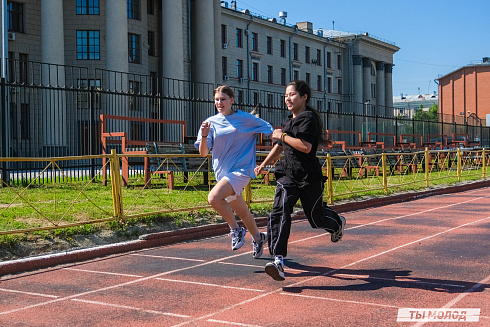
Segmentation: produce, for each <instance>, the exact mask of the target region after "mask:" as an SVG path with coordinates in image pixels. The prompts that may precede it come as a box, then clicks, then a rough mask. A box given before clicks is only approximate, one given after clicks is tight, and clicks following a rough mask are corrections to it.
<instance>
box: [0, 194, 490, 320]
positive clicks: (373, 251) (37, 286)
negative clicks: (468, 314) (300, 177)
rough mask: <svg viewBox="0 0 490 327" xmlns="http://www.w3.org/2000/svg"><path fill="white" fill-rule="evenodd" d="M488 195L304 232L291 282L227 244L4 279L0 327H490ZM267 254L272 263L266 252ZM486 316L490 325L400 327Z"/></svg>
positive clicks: (406, 207) (443, 199)
mask: <svg viewBox="0 0 490 327" xmlns="http://www.w3.org/2000/svg"><path fill="white" fill-rule="evenodd" d="M488 194H489V189H488V188H480V189H475V190H469V191H464V192H460V193H453V194H447V195H439V196H432V197H427V198H421V199H418V200H414V201H411V202H402V203H396V204H390V205H386V206H382V207H377V208H368V209H363V210H358V211H353V212H348V213H345V214H344V216H345V217H346V219H347V226H346V231H345V235H344V239H343V240H342V241H341V242H339V243H331V242H330V236H329V234H326V233H322V232H321V231H319V230H314V229H312V228H310V226H309V224H308V223H307V222H306V221H304V220H300V221H296V222H294V223H293V228H292V234H291V238H290V247H289V254H288V258H287V259H286V261H285V265H286V267H285V271H286V280H285V281H284V282H277V281H274V280H272V279H271V278H270V277H269V276H267V275H266V274H265V273H264V265H265V264H266V263H267V262H268V260H270V259H269V258H268V255H266V253H265V254H264V255H263V258H260V259H253V258H252V256H251V244H250V243H251V238H250V235H247V240H246V241H247V243H246V244H245V245H244V247H243V248H242V249H240V250H238V251H236V252H232V251H231V250H230V240H229V238H228V237H227V236H224V235H223V236H219V237H214V238H206V239H199V240H195V241H191V242H185V243H179V244H173V245H166V246H160V247H154V248H150V249H142V250H138V251H132V252H127V253H123V254H118V255H112V256H107V257H104V258H99V259H93V260H89V261H84V262H78V263H74V264H65V265H61V266H57V267H53V268H48V269H43V270H38V271H34V272H29V273H23V274H17V275H7V276H3V277H2V278H1V279H0V326H118V327H120V326H233V325H234V326H367V327H369V326H422V325H424V326H490V233H489V231H490V210H489V208H490V196H489V195H488ZM266 252H267V251H266ZM399 308H421V309H424V308H464V309H468V308H478V309H480V316H479V322H474V323H471V322H464V321H460V322H443V323H441V322H428V323H417V322H415V321H412V322H397V314H398V309H399Z"/></svg>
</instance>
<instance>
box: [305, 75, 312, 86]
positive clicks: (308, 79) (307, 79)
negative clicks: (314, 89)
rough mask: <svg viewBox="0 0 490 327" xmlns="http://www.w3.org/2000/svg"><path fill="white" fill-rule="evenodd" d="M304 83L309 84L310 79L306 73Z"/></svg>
mask: <svg viewBox="0 0 490 327" xmlns="http://www.w3.org/2000/svg"><path fill="white" fill-rule="evenodd" d="M305 82H306V84H308V85H310V84H311V77H310V73H306V76H305Z"/></svg>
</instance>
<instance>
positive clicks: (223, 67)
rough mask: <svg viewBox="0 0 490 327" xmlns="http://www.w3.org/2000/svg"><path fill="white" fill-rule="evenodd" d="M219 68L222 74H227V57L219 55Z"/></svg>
mask: <svg viewBox="0 0 490 327" xmlns="http://www.w3.org/2000/svg"><path fill="white" fill-rule="evenodd" d="M221 70H222V71H223V76H227V75H228V58H226V57H221Z"/></svg>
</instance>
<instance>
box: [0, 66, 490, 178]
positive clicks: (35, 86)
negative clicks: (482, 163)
mask: <svg viewBox="0 0 490 327" xmlns="http://www.w3.org/2000/svg"><path fill="white" fill-rule="evenodd" d="M7 71H8V78H7V79H3V80H1V81H0V94H1V98H2V99H3V101H2V104H1V114H0V128H1V132H0V139H1V142H0V157H4V158H15V157H42V158H49V157H59V156H85V155H97V154H101V153H102V146H101V126H100V115H102V114H106V115H118V116H125V117H134V118H149V119H160V120H183V121H185V122H186V123H187V129H186V134H187V135H181V134H182V133H181V132H180V131H179V130H177V129H176V128H177V127H175V129H174V127H172V126H169V125H161V124H155V123H151V122H140V121H112V122H110V125H109V126H108V128H109V129H110V130H111V131H112V132H126V133H127V134H128V138H130V139H131V140H139V141H147V142H150V141H156V142H182V140H183V142H189V141H190V140H192V139H193V138H194V137H195V135H196V134H197V131H198V128H199V126H200V124H201V122H202V121H203V120H204V119H205V118H207V117H209V116H211V115H213V114H214V113H215V108H214V104H213V100H212V90H213V89H214V88H215V87H216V85H213V84H203V83H194V82H189V81H182V80H173V79H166V78H160V77H157V76H147V75H138V74H128V73H121V72H115V71H108V70H102V69H97V68H93V69H88V68H85V67H73V66H59V65H51V64H45V63H41V62H27V61H14V60H9V61H8V63H7ZM235 92H236V99H235V103H236V106H237V107H238V108H239V109H241V110H244V111H248V112H250V111H252V110H253V109H254V108H257V110H258V113H259V114H260V116H261V118H263V119H265V120H267V121H269V122H270V123H271V124H272V125H273V126H280V125H281V124H282V122H283V121H284V120H285V118H286V117H287V115H288V111H287V109H286V108H285V105H284V94H283V93H282V92H269V91H264V90H259V89H248V88H236V89H235ZM311 105H312V106H313V107H316V108H317V109H318V110H319V111H320V113H321V116H322V117H323V120H324V126H325V128H326V129H329V130H343V131H360V132H361V133H362V138H363V139H364V140H366V139H367V137H368V132H373V133H376V134H381V133H391V134H395V135H397V137H398V136H399V135H401V134H407V135H419V134H420V135H423V137H424V138H425V137H427V135H447V136H448V137H449V136H451V135H452V134H453V133H456V134H458V135H468V136H467V137H468V139H469V140H471V141H477V142H479V144H480V145H481V146H484V147H488V145H489V144H490V128H489V127H485V126H482V125H481V123H480V122H479V121H478V123H480V124H478V125H471V124H469V123H472V122H473V121H471V122H470V121H461V119H460V117H452V116H442V115H441V117H440V120H439V121H438V122H429V121H417V120H414V119H404V118H399V117H395V116H394V112H395V111H394V108H387V107H382V108H381V107H379V106H376V105H369V104H362V103H354V102H351V101H339V100H335V99H331V98H330V96H329V94H327V93H321V92H317V91H315V92H314V94H313V96H312V99H311ZM473 123H474V122H473ZM338 137H342V138H343V139H342V140H343V141H345V142H346V143H347V144H352V143H353V142H356V140H355V139H354V137H353V136H352V135H351V136H349V135H342V136H338ZM378 137H380V138H382V136H376V138H378ZM113 148H115V149H116V150H118V153H120V152H121V150H122V149H121V148H120V145H113ZM106 150H107V152H110V149H106ZM1 164H2V166H1V172H2V179H3V180H4V181H10V180H13V182H15V180H17V179H19V177H21V176H28V175H29V172H30V171H37V170H39V169H40V168H41V167H38V166H37V165H36V163H35V162H29V161H27V162H26V161H19V162H8V163H7V162H2V163H1ZM63 164H65V165H70V164H69V163H68V162H65V163H63ZM101 164H102V162H100V160H97V159H90V160H79V161H78V164H77V166H70V167H66V168H72V169H73V171H74V174H75V175H76V174H79V177H83V176H84V175H85V174H86V172H87V171H88V172H92V173H93V172H94V171H95V170H96V169H97V167H100V165H101ZM10 177H12V178H10Z"/></svg>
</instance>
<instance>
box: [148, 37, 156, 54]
mask: <svg viewBox="0 0 490 327" xmlns="http://www.w3.org/2000/svg"><path fill="white" fill-rule="evenodd" d="M155 50H156V47H155V32H153V31H148V55H149V56H152V57H154V56H155V55H156V51H155Z"/></svg>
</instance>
